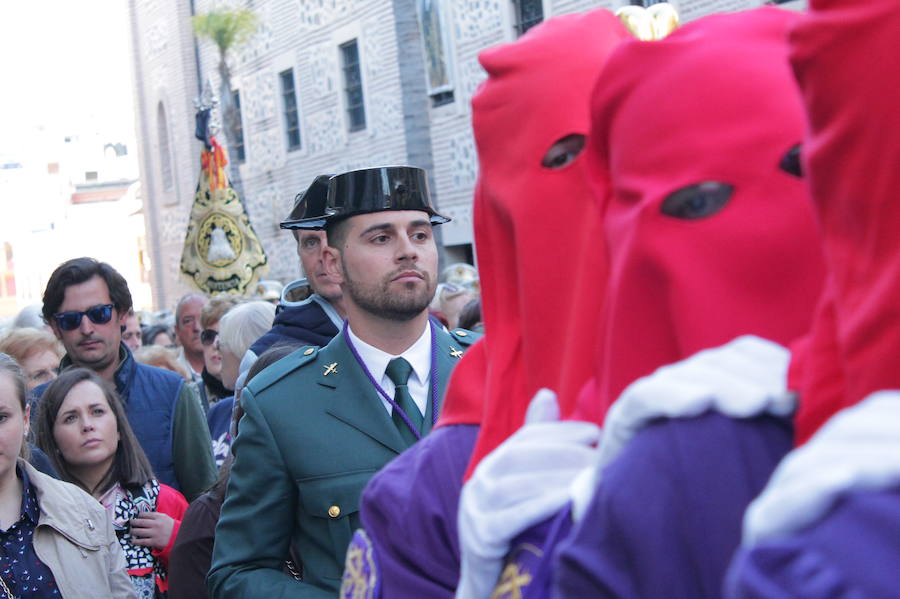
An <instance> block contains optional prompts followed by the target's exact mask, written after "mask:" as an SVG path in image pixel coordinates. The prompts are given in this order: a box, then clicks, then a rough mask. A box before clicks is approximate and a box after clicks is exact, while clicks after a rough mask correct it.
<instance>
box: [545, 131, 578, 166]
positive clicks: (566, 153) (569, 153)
mask: <svg viewBox="0 0 900 599" xmlns="http://www.w3.org/2000/svg"><path fill="white" fill-rule="evenodd" d="M582 150H584V135H580V134H577V133H576V134H572V135H566V136H565V137H561V138H560V139H558V140H557V141H556V143H554V144H553V145H552V146H550V149H549V150H547V153H546V154H544V158H543V160H541V166H543V167H544V168H551V169H560V168H563V167H565V166H568V165H569V164H571V163H572V161H573V160H575V159H576V158H578V155H579V154H581V151H582Z"/></svg>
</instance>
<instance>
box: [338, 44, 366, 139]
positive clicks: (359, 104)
mask: <svg viewBox="0 0 900 599" xmlns="http://www.w3.org/2000/svg"><path fill="white" fill-rule="evenodd" d="M340 49H341V62H342V68H343V71H344V93H345V94H346V100H347V125H348V127H349V129H350V131H359V130H361V129H365V128H366V107H365V105H364V104H363V87H362V75H361V73H360V68H359V46H358V44H357V43H356V40H355V39H354V40H350V41H349V42H346V43H344V44H341V45H340Z"/></svg>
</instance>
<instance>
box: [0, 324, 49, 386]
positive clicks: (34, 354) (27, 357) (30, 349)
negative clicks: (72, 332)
mask: <svg viewBox="0 0 900 599" xmlns="http://www.w3.org/2000/svg"><path fill="white" fill-rule="evenodd" d="M0 353H4V354H8V355H9V356H11V357H12V358H13V359H14V360H15V361H16V362H18V363H19V366H21V367H22V370H23V371H24V372H25V384H26V386H27V387H28V391H31V390H32V389H34V388H35V387H37V386H38V385H42V384H44V383H48V382H50V381H52V380H53V379H55V378H56V369H57V367H59V361H60V360H61V359H62V355H63V351H62V347H61V346H60V344H59V341H57V340H56V337H54V336H53V334H52V333H50V332H48V331H46V330H44V329H34V328H16V329H12V330H10V331H9V332H7V333H6V334H5V335H3V337H2V338H0Z"/></svg>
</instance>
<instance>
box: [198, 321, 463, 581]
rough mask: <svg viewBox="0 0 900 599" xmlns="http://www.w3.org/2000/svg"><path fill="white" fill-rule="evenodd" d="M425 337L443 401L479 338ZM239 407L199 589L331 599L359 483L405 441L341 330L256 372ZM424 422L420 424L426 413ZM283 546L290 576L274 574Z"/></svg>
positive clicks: (355, 524)
mask: <svg viewBox="0 0 900 599" xmlns="http://www.w3.org/2000/svg"><path fill="white" fill-rule="evenodd" d="M435 332H436V340H437V356H438V365H437V381H434V380H432V381H431V384H432V385H434V384H437V385H438V397H440V398H443V395H444V388H445V387H446V385H447V379H448V378H449V376H450V371H451V370H452V369H453V367H454V366H455V364H456V363H457V362H458V361H459V358H460V356H461V355H462V350H464V349H466V347H467V346H468V345H470V344H471V343H473V342H474V341H475V340H476V339H477V338H478V337H479V335H477V334H475V333H471V332H469V331H463V330H460V329H455V330H453V331H452V332H450V333H447V332H446V331H444V330H442V329H439V328H436V329H435ZM241 405H242V406H243V408H244V417H243V418H242V419H241V423H240V430H239V434H238V436H237V438H236V439H235V441H234V446H233V451H234V455H235V461H234V465H233V467H232V470H231V478H230V480H229V483H228V493H227V496H226V499H225V504H224V505H223V506H222V515H221V517H220V518H219V524H218V526H217V528H216V541H215V548H214V551H213V561H212V568H211V570H210V574H209V578H208V585H209V591H210V595H211V597H213V598H217V599H234V598H237V597H241V598H244V597H262V598H264V599H277V598H280V597H297V598H299V597H303V598H306V597H335V596H337V593H338V590H339V588H340V585H341V574H342V572H343V568H344V556H345V553H346V551H347V545H348V544H349V543H350V539H351V537H352V536H353V531H354V530H356V529H357V528H359V527H360V522H359V513H358V512H359V498H360V495H361V494H362V490H363V487H365V485H366V483H367V482H369V479H370V478H371V477H372V475H373V474H375V472H377V471H378V470H379V469H380V468H381V467H382V466H384V465H385V464H387V463H388V462H389V461H390V460H392V459H394V458H395V457H397V455H399V454H400V452H402V451H404V450H405V449H406V448H407V444H406V443H405V442H404V440H403V438H402V437H401V436H400V433H399V432H398V430H397V428H396V427H395V426H394V423H393V421H392V420H391V417H390V415H389V414H388V411H387V410H385V408H384V405H383V404H382V402H381V399H380V396H379V394H378V392H377V391H376V390H375V388H374V387H373V386H372V384H371V383H370V382H369V380H368V379H367V378H366V375H365V373H364V372H363V370H362V368H361V367H360V366H359V364H358V363H357V361H356V359H355V358H354V357H353V354H352V353H351V352H350V348H349V347H348V346H347V343H346V340H345V338H344V335H343V334H340V335H338V336H337V337H335V338H334V339H333V340H332V341H331V342H330V343H329V344H328V345H327V346H325V347H324V348H322V349H321V350H316V349H314V348H303V349H299V350H297V351H296V352H294V353H293V354H291V355H289V356H287V357H286V358H284V359H283V360H280V361H279V362H277V363H276V364H274V365H272V366H270V367H269V368H267V369H266V370H264V371H263V372H261V373H260V374H259V375H257V376H256V377H255V378H254V379H253V380H252V381H251V382H250V383H249V384H248V385H247V387H246V388H245V389H244V391H243V394H242V395H241ZM425 420H426V423H427V427H428V430H430V426H431V410H430V409H429V413H428V414H427V415H426V418H425ZM426 432H427V431H426ZM292 545H293V547H294V549H295V551H296V554H297V557H298V558H299V560H300V561H301V562H302V563H301V569H302V575H303V582H302V583H298V582H296V581H294V580H293V579H292V578H290V577H289V576H288V575H287V574H284V573H283V565H284V560H285V558H286V557H287V556H288V555H289V548H290V547H291V546H292Z"/></svg>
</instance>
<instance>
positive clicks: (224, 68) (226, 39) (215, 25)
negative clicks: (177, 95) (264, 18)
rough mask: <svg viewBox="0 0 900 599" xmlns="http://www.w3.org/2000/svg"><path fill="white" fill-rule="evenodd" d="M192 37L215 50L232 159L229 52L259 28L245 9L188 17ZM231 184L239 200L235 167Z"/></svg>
mask: <svg viewBox="0 0 900 599" xmlns="http://www.w3.org/2000/svg"><path fill="white" fill-rule="evenodd" d="M191 21H192V23H193V26H194V34H195V35H196V36H197V37H198V38H201V39H207V40H209V41H211V42H213V43H214V44H215V45H216V47H217V48H218V49H219V65H218V67H219V101H220V103H221V104H220V105H221V106H222V120H223V121H224V122H223V125H224V128H225V138H226V147H227V148H228V155H229V156H231V157H232V158H231V159H232V160H234V157H235V156H236V153H235V148H234V140H235V138H236V135H237V130H238V127H239V125H240V123H239V122H238V119H239V115H238V112H237V109H236V107H235V105H234V100H233V98H232V95H231V69H230V68H229V67H228V58H229V54H228V53H229V51H231V50H234V49H236V48H238V47H239V46H241V45H242V44H244V43H246V42H247V41H248V40H249V39H250V38H251V37H253V34H254V33H256V30H257V28H258V26H259V18H258V17H257V16H256V14H254V13H253V12H252V11H249V10H245V9H235V10H219V9H213V10H211V11H209V12H207V13H204V14H201V15H196V16H194V17H192V18H191ZM231 175H232V176H231V177H230V179H231V184H232V186H233V187H234V188H235V191H237V193H238V196H240V197H241V198H242V200H243V196H244V194H243V189H242V185H241V180H240V171H239V170H238V168H237V165H234V166H233V168H232V169H231Z"/></svg>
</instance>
